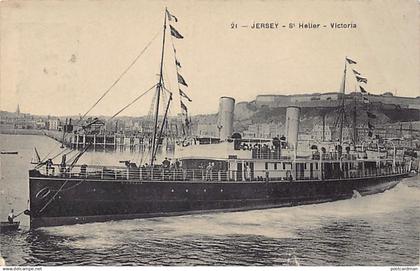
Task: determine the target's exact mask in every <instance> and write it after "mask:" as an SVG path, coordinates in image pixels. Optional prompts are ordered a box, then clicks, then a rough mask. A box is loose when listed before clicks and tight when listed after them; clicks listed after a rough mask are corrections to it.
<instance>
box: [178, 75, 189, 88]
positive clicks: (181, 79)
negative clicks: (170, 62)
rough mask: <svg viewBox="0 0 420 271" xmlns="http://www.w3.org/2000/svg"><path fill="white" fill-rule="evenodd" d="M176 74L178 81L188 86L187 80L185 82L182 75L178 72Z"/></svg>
mask: <svg viewBox="0 0 420 271" xmlns="http://www.w3.org/2000/svg"><path fill="white" fill-rule="evenodd" d="M177 74H178V83H180V84H183V85H184V86H186V87H188V85H187V82H185V79H184V77H182V76H181V75H180V74H179V73H177Z"/></svg>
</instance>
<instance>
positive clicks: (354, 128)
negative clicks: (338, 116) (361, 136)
mask: <svg viewBox="0 0 420 271" xmlns="http://www.w3.org/2000/svg"><path fill="white" fill-rule="evenodd" d="M357 137H358V135H357V90H356V88H355V90H354V110H353V143H354V146H356V143H357V141H358V138H357Z"/></svg>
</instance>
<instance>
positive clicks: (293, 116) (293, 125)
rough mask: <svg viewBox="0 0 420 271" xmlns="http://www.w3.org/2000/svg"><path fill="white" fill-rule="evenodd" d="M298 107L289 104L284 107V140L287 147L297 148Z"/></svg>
mask: <svg viewBox="0 0 420 271" xmlns="http://www.w3.org/2000/svg"><path fill="white" fill-rule="evenodd" d="M299 115H300V108H299V107H297V106H289V107H287V109H286V140H287V145H288V146H289V148H293V149H295V150H296V149H297V145H298V131H299Z"/></svg>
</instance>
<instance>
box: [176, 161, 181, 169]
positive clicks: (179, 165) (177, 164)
mask: <svg viewBox="0 0 420 271" xmlns="http://www.w3.org/2000/svg"><path fill="white" fill-rule="evenodd" d="M180 167H181V163H180V162H179V160H178V159H176V160H175V168H176V169H179V168H180Z"/></svg>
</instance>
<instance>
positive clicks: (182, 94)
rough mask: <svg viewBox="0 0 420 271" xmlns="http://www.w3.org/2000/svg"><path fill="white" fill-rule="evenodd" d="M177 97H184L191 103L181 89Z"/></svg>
mask: <svg viewBox="0 0 420 271" xmlns="http://www.w3.org/2000/svg"><path fill="white" fill-rule="evenodd" d="M179 95H180V96H181V97H184V98H185V99H187V100H188V101H189V102H192V100H191V99H190V97H188V96H187V94H186V93H185V92H183V91H182V90H181V89H180V90H179Z"/></svg>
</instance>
